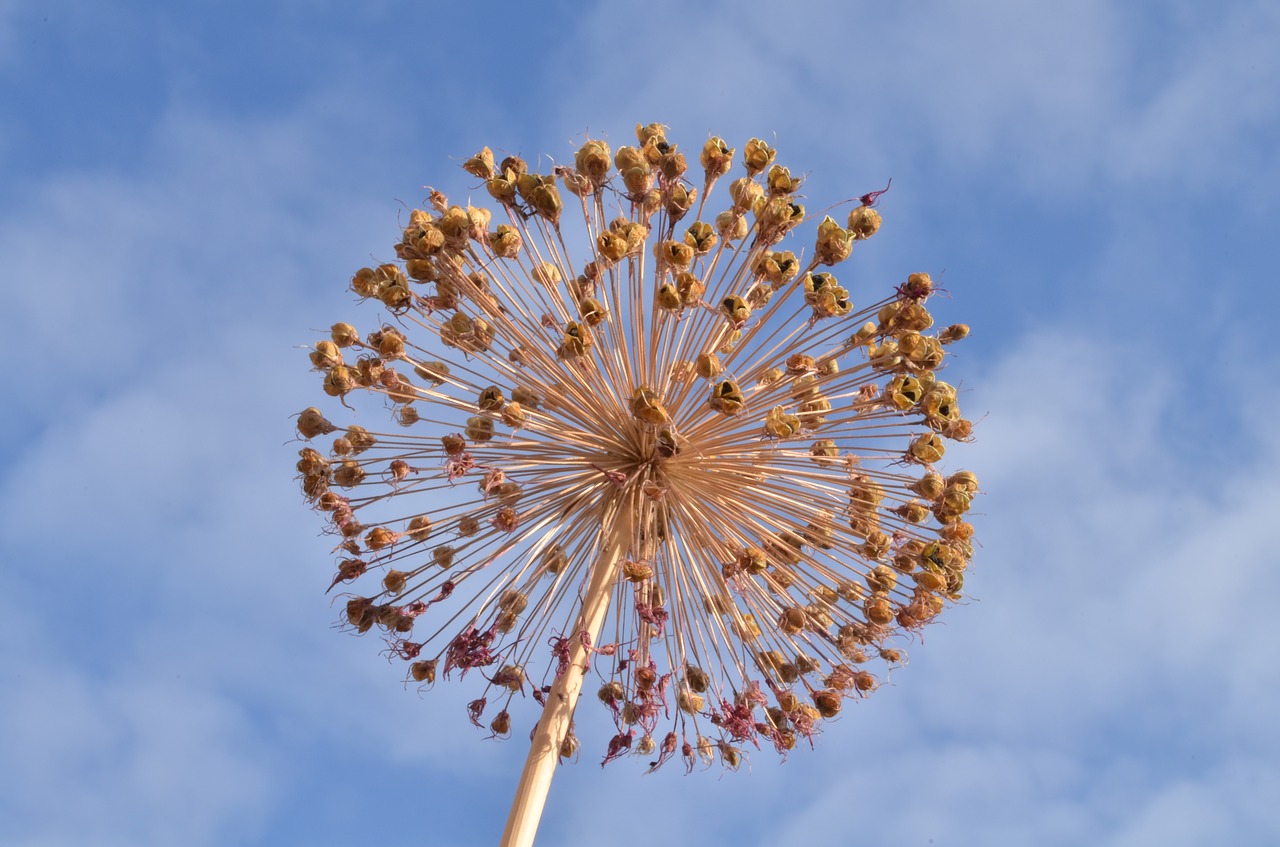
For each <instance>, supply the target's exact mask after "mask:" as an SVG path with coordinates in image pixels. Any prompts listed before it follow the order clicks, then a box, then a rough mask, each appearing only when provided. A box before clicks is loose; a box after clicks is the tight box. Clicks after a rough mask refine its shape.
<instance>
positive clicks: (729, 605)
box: [702, 594, 733, 615]
mask: <svg viewBox="0 0 1280 847" xmlns="http://www.w3.org/2000/svg"><path fill="white" fill-rule="evenodd" d="M702 608H703V609H704V610H705V611H706V613H707V614H708V615H727V614H729V612H731V611H733V600H731V599H729V598H728V597H726V596H725V595H723V594H704V595H702Z"/></svg>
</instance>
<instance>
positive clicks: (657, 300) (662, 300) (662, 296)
mask: <svg viewBox="0 0 1280 847" xmlns="http://www.w3.org/2000/svg"><path fill="white" fill-rule="evenodd" d="M653 302H654V305H656V306H657V307H658V308H659V309H666V310H667V311H668V312H678V311H680V310H681V309H682V308H684V304H683V303H682V302H681V301H680V292H679V291H677V290H676V287H675V286H674V285H672V284H671V283H669V282H664V283H662V285H659V286H658V288H657V291H655V292H654V297H653Z"/></svg>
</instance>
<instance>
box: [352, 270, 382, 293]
mask: <svg viewBox="0 0 1280 847" xmlns="http://www.w3.org/2000/svg"><path fill="white" fill-rule="evenodd" d="M385 284H386V281H385V280H384V279H382V278H381V277H379V276H377V275H376V274H375V272H374V270H373V268H361V269H360V270H358V271H356V272H355V274H354V275H352V277H351V290H352V291H354V292H355V293H356V294H357V295H359V296H360V297H377V296H378V292H380V291H381V290H382V286H383V285H385Z"/></svg>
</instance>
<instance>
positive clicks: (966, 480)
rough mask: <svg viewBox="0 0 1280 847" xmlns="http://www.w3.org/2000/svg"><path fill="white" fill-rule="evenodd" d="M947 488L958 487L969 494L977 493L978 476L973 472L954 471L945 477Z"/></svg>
mask: <svg viewBox="0 0 1280 847" xmlns="http://www.w3.org/2000/svg"><path fill="white" fill-rule="evenodd" d="M947 485H948V486H953V485H954V486H958V487H960V488H963V489H965V490H966V491H968V492H969V493H970V494H977V493H978V475H977V474H975V473H974V472H973V471H956V472H955V473H953V474H952V475H951V476H949V477H947Z"/></svg>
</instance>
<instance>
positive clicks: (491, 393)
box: [476, 385, 507, 412]
mask: <svg viewBox="0 0 1280 847" xmlns="http://www.w3.org/2000/svg"><path fill="white" fill-rule="evenodd" d="M506 402H507V401H506V398H505V397H503V396H502V389H501V388H499V387H498V386H496V385H491V386H489V387H488V388H486V389H484V390H483V391H481V392H480V397H479V399H477V400H476V406H477V407H478V408H479V410H480V411H482V412H498V411H501V410H502V407H503V406H504V405H506Z"/></svg>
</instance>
